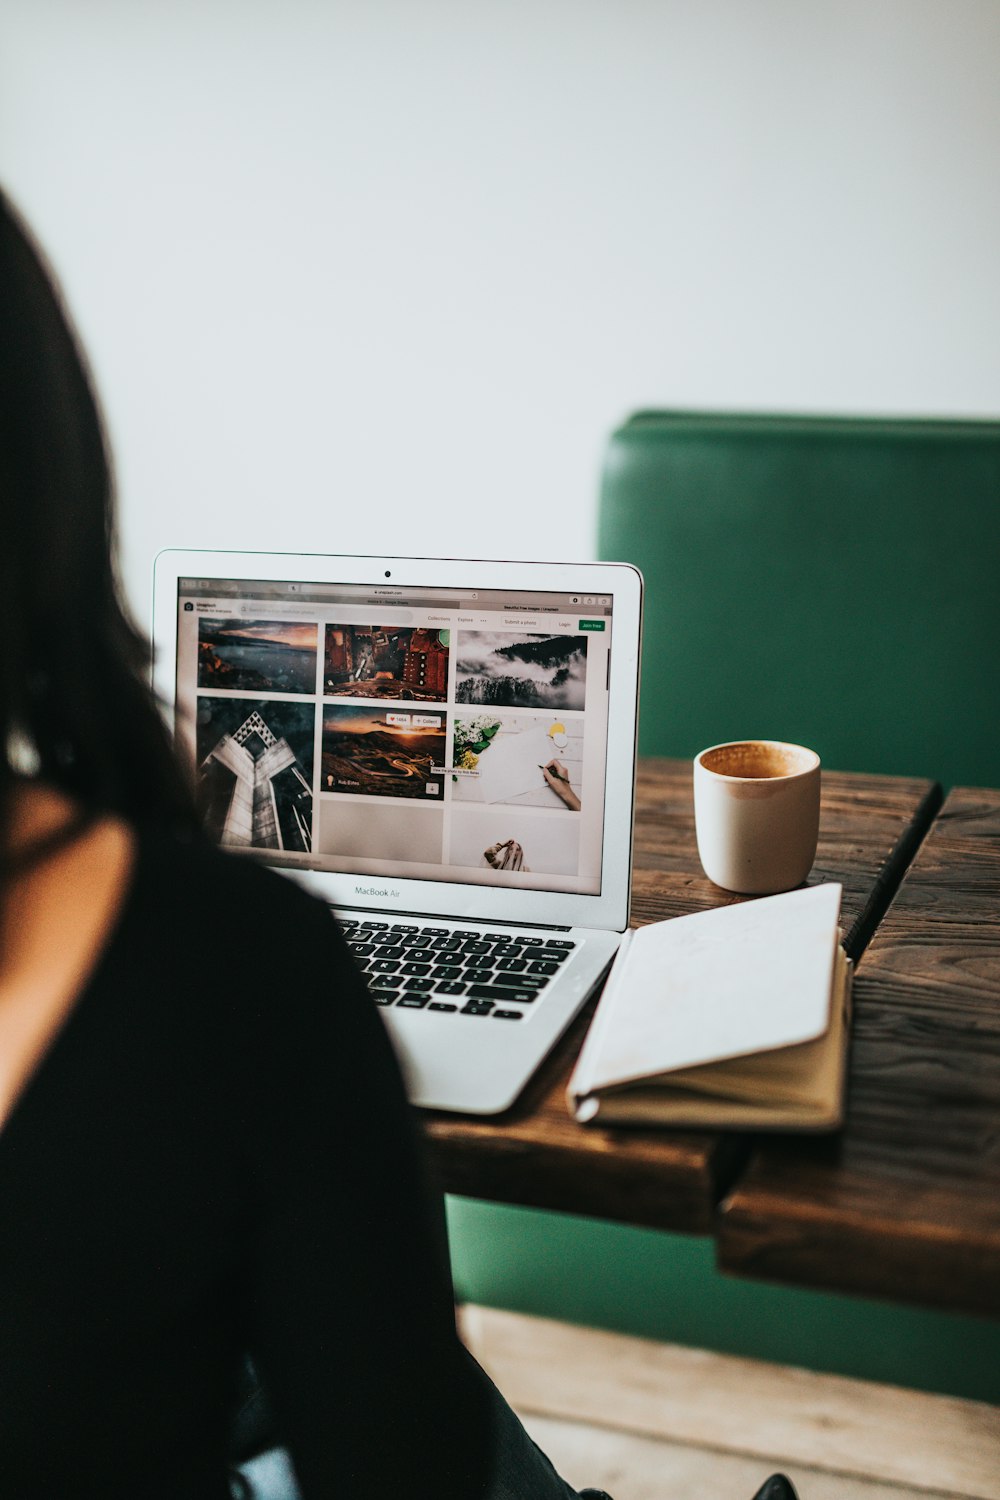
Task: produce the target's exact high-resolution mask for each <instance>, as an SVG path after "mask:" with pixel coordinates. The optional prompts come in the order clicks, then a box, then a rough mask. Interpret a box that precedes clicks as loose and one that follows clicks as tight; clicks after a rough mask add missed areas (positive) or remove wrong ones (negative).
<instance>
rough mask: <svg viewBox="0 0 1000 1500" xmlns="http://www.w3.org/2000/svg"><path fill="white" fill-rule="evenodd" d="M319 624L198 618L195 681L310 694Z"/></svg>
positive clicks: (206, 685) (240, 688)
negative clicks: (196, 672)
mask: <svg viewBox="0 0 1000 1500" xmlns="http://www.w3.org/2000/svg"><path fill="white" fill-rule="evenodd" d="M317 634H318V627H317V626H316V625H310V624H300V623H299V622H297V621H294V620H213V619H210V618H205V617H203V618H202V619H200V620H199V621H198V686H199V687H200V688H215V689H219V688H223V689H227V690H228V689H234V690H235V691H236V692H241V693H315V691H316V652H317V649H318V640H317Z"/></svg>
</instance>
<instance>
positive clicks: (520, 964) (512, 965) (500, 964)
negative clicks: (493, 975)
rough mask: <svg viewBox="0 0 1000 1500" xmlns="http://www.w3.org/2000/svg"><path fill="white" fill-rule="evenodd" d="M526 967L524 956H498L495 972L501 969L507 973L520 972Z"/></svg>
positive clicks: (526, 961) (526, 962)
mask: <svg viewBox="0 0 1000 1500" xmlns="http://www.w3.org/2000/svg"><path fill="white" fill-rule="evenodd" d="M527 967H528V960H527V959H526V958H498V959H497V972H498V973H499V972H500V971H501V970H502V971H503V972H504V973H508V974H520V973H522V972H523V971H524V970H525V969H526V968H527Z"/></svg>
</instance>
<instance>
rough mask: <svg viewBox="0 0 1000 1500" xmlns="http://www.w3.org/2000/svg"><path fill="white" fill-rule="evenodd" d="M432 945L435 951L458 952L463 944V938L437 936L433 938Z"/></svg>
mask: <svg viewBox="0 0 1000 1500" xmlns="http://www.w3.org/2000/svg"><path fill="white" fill-rule="evenodd" d="M430 946H431V947H432V948H433V949H434V952H435V953H458V952H459V950H460V949H461V946H462V939H461V938H457V937H436V938H432V939H431V943H430Z"/></svg>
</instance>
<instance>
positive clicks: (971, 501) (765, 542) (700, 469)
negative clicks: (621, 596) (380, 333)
mask: <svg viewBox="0 0 1000 1500" xmlns="http://www.w3.org/2000/svg"><path fill="white" fill-rule="evenodd" d="M598 555H599V556H600V557H601V558H602V559H608V560H619V561H625V562H632V563H635V564H636V565H638V566H639V567H640V568H641V569H642V571H643V573H644V575H645V579H646V596H645V629H644V645H643V661H642V702H641V712H640V749H641V750H642V751H643V752H644V753H647V754H667V755H682V756H687V755H693V754H694V753H696V751H697V750H699V749H700V748H702V747H703V746H705V745H710V744H715V743H718V742H719V741H723V740H729V739H740V738H745V737H746V738H750V737H752V738H768V739H786V740H794V741H797V742H799V743H802V744H806V745H810V746H812V747H813V748H814V749H816V750H818V751H819V753H820V756H821V758H822V760H823V762H824V764H825V765H827V766H829V767H832V768H836V769H839V770H857V771H872V772H887V773H893V774H896V775H919V776H930V777H934V778H936V779H937V780H939V781H942V782H944V783H945V784H947V785H951V784H954V783H964V784H967V785H993V786H997V785H1000V422H953V421H922V420H921V421H918V420H905V421H904V420H882V419H857V420H854V419H844V418H811V417H777V416H759V415H746V416H738V415H711V414H708V413H689V412H643V413H640V414H638V415H637V416H635V417H633V418H632V419H631V420H630V421H628V422H626V424H625V425H624V426H623V427H621V428H620V429H619V430H618V431H617V432H615V433H614V434H613V436H612V438H611V441H610V445H609V448H608V453H607V460H606V464H605V469H604V476H603V484H602V493H601V502H600V513H599V539H598Z"/></svg>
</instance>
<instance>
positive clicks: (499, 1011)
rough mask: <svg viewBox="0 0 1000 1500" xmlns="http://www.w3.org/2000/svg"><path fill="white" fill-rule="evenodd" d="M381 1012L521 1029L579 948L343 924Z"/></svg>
mask: <svg viewBox="0 0 1000 1500" xmlns="http://www.w3.org/2000/svg"><path fill="white" fill-rule="evenodd" d="M340 925H341V927H342V928H343V929H344V933H345V936H346V938H347V944H348V947H349V948H351V949H352V951H353V953H354V958H355V961H356V962H357V964H358V967H359V968H360V969H361V971H362V972H363V973H364V975H365V976H366V978H367V980H368V988H369V990H370V992H371V995H372V998H373V999H374V1001H375V1002H376V1004H377V1005H395V1006H396V1007H397V1008H398V1009H400V1010H426V1011H438V1012H441V1011H454V1012H456V1013H458V1014H460V1015H463V1016H490V1017H492V1019H493V1020H495V1021H521V1020H523V1019H524V1018H525V1016H526V1015H528V1014H530V1010H529V1007H531V1006H533V1005H536V1004H537V1003H538V1001H539V999H540V998H541V997H542V995H543V993H544V991H545V988H546V986H547V985H548V984H549V982H550V981H551V980H552V979H554V978H555V976H556V975H557V974H558V973H559V970H560V968H561V966H562V965H563V964H564V963H565V962H566V960H567V959H568V958H569V956H570V954H571V953H572V952H573V950H574V948H575V947H576V943H574V942H573V941H572V939H570V938H542V937H537V936H534V935H529V934H527V933H523V932H477V931H472V930H471V929H469V928H464V927H424V926H421V925H419V924H417V923H412V924H410V923H404V922H395V923H389V922H362V921H358V920H356V919H353V918H350V917H343V918H341V919H340Z"/></svg>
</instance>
